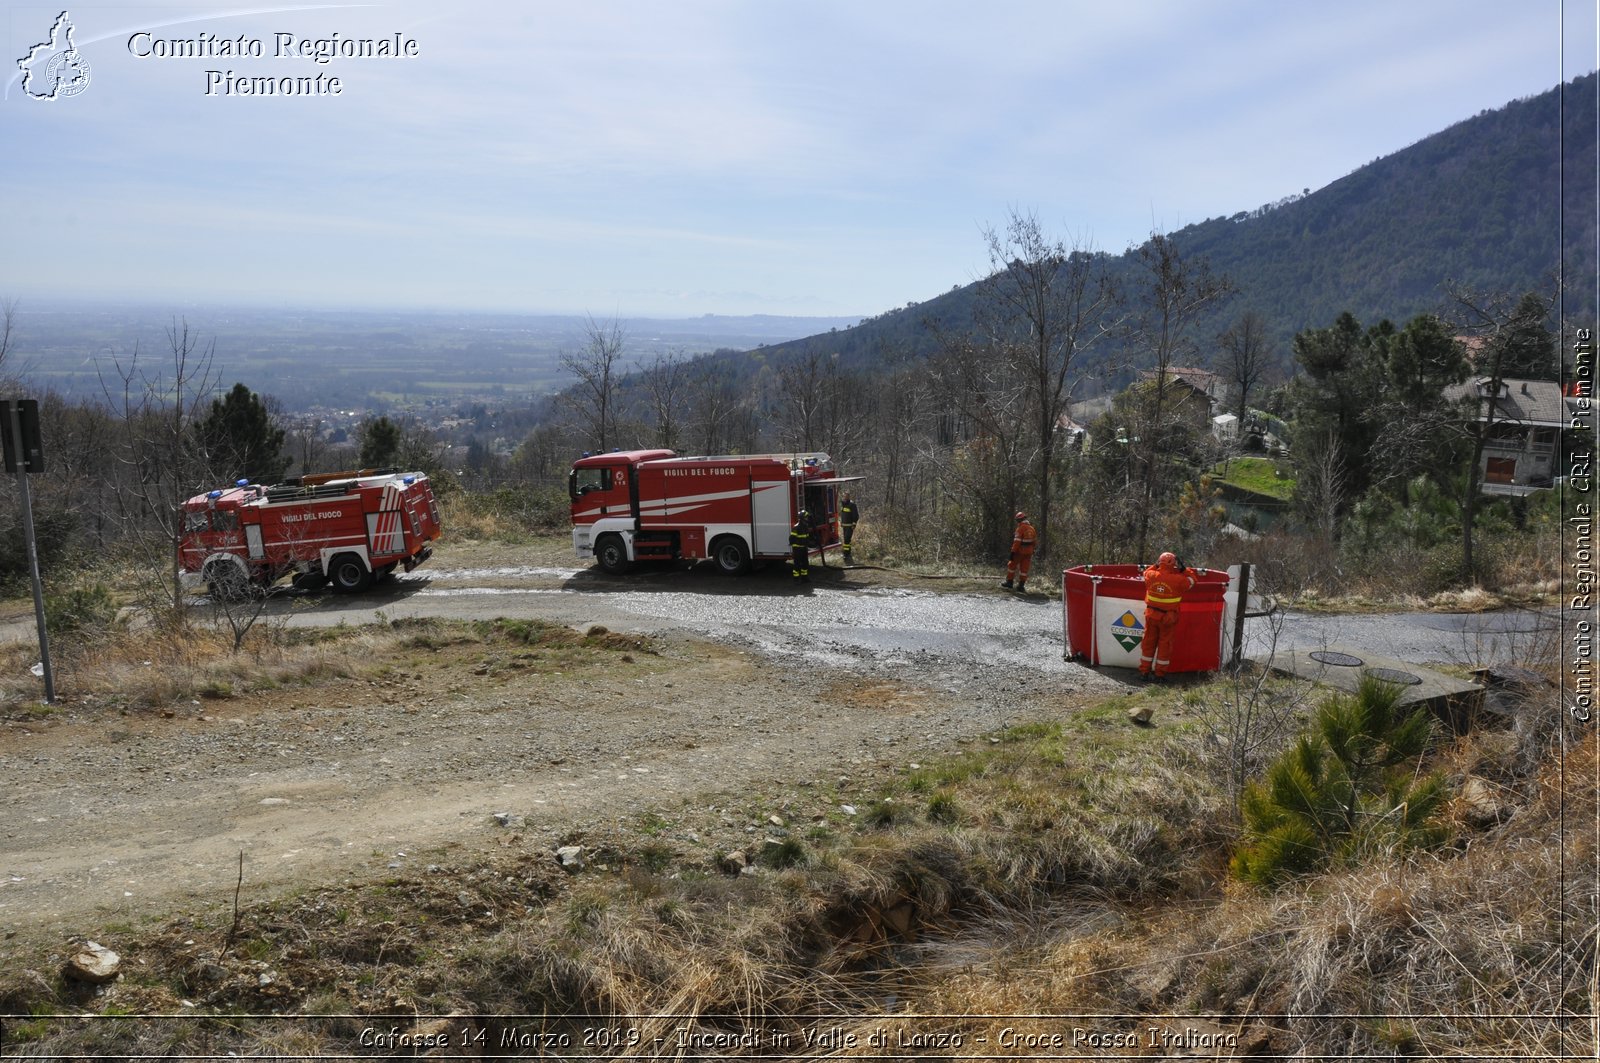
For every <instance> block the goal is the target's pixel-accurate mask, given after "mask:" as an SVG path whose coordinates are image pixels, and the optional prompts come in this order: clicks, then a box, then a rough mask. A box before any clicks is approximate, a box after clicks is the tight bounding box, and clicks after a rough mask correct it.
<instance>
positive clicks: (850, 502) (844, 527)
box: [839, 491, 861, 565]
mask: <svg viewBox="0 0 1600 1063" xmlns="http://www.w3.org/2000/svg"><path fill="white" fill-rule="evenodd" d="M860 519H861V509H860V507H858V506H857V505H856V500H855V498H854V496H852V495H851V494H850V492H848V491H846V492H845V495H844V501H842V502H840V503H839V531H840V535H841V538H843V539H844V563H845V564H847V565H848V564H849V563H850V540H851V539H854V538H855V537H856V522H857V521H859V520H860Z"/></svg>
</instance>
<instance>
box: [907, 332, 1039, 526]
mask: <svg viewBox="0 0 1600 1063" xmlns="http://www.w3.org/2000/svg"><path fill="white" fill-rule="evenodd" d="M935 337H936V340H937V341H938V343H939V348H938V351H937V352H936V353H935V355H934V357H933V358H932V360H931V361H930V363H929V369H930V376H931V379H932V380H933V382H934V386H935V389H936V395H937V396H938V401H939V402H940V403H941V404H942V405H943V406H944V407H945V409H947V410H948V411H949V413H948V414H947V415H946V416H944V417H943V418H941V419H940V422H939V424H937V425H936V426H935V434H934V440H933V443H932V446H931V447H930V449H929V452H928V457H930V458H932V459H933V460H934V461H936V463H937V465H938V467H939V469H940V477H939V478H940V481H941V482H942V483H944V484H946V485H948V488H949V489H950V491H951V493H952V494H953V495H955V496H956V497H957V498H959V499H962V500H964V501H965V502H967V503H968V504H970V505H971V506H973V507H974V509H975V510H976V512H975V513H973V515H972V517H971V518H969V519H968V520H967V521H966V526H967V528H968V530H969V531H971V532H972V533H973V534H974V539H973V541H972V542H971V543H969V544H967V545H968V546H969V547H970V548H973V549H979V550H981V549H984V548H985V547H987V548H988V549H989V550H991V551H993V550H994V549H995V548H996V547H998V546H999V545H1001V543H1002V541H1004V542H1005V543H1006V544H1007V545H1009V542H1010V540H1009V538H1007V537H1006V536H1005V534H1004V533H1005V532H1006V531H1007V530H1009V529H1010V528H1011V527H1012V526H1013V524H1012V521H1011V515H1012V513H1013V512H1014V511H1015V510H1016V509H1017V507H1018V506H1019V505H1020V501H1019V500H1020V499H1021V496H1022V486H1023V482H1024V478H1025V476H1026V471H1027V469H1028V468H1029V467H1030V466H1031V461H1030V458H1031V456H1032V455H1031V454H1030V452H1029V451H1028V450H1027V449H1026V448H1027V436H1028V417H1027V414H1026V408H1027V392H1026V387H1025V385H1024V384H1023V383H1021V382H1020V381H1018V380H1017V378H1016V375H1015V374H1014V373H1013V372H1012V371H1011V367H1010V365H1009V364H1008V363H1006V362H1005V361H1002V360H999V359H996V358H995V357H993V348H992V347H991V346H990V345H989V344H987V343H985V342H983V341H981V340H975V339H973V338H972V337H970V336H967V335H965V334H961V333H953V334H952V333H945V332H941V331H938V330H935Z"/></svg>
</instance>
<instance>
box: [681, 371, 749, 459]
mask: <svg viewBox="0 0 1600 1063" xmlns="http://www.w3.org/2000/svg"><path fill="white" fill-rule="evenodd" d="M689 409H690V411H691V412H690V414H689V418H688V427H689V431H690V436H689V438H690V440H691V442H692V443H693V446H692V447H691V449H693V450H696V451H698V452H699V453H701V454H728V453H732V452H734V451H737V450H748V449H750V448H751V447H752V446H753V445H754V442H755V436H756V431H755V419H754V417H753V415H752V411H751V408H750V404H749V398H748V396H747V395H746V394H745V392H744V391H743V390H742V389H741V388H740V387H738V386H737V385H736V384H735V382H734V380H733V378H732V377H731V375H730V374H729V373H728V372H727V371H726V370H725V369H723V368H722V367H720V366H717V365H714V364H711V363H708V362H700V363H698V364H697V366H696V368H695V369H694V370H693V371H692V372H691V373H690V375H689Z"/></svg>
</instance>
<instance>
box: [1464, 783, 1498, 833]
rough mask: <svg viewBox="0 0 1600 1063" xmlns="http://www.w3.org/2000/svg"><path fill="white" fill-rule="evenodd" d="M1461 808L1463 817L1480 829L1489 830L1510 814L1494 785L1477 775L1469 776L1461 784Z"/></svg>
mask: <svg viewBox="0 0 1600 1063" xmlns="http://www.w3.org/2000/svg"><path fill="white" fill-rule="evenodd" d="M1460 808H1461V818H1462V819H1463V820H1465V821H1466V823H1467V825H1468V826H1471V827H1474V828H1476V829H1478V830H1488V829H1489V828H1490V827H1493V826H1496V825H1498V824H1499V823H1501V822H1502V821H1504V820H1505V819H1506V817H1507V816H1508V815H1510V810H1509V809H1508V808H1507V807H1506V803H1505V802H1504V801H1502V800H1501V799H1500V795H1499V794H1497V793H1495V789H1494V787H1493V786H1491V785H1490V784H1489V783H1488V782H1486V781H1485V780H1483V779H1480V778H1478V777H1477V776H1476V775H1469V776H1467V780H1466V782H1464V783H1462V784H1461V796H1460Z"/></svg>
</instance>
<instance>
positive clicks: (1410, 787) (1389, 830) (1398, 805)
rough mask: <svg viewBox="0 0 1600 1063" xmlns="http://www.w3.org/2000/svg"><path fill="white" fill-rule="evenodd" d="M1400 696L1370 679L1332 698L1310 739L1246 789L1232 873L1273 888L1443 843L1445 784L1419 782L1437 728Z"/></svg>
mask: <svg viewBox="0 0 1600 1063" xmlns="http://www.w3.org/2000/svg"><path fill="white" fill-rule="evenodd" d="M1400 691H1401V688H1400V687H1399V686H1397V685H1395V684H1393V683H1387V682H1384V681H1383V680H1380V679H1374V678H1372V677H1370V676H1369V677H1366V678H1364V679H1363V680H1362V681H1361V686H1360V689H1359V690H1358V691H1357V692H1356V694H1355V695H1354V696H1353V697H1352V696H1350V695H1345V694H1340V695H1336V696H1334V697H1332V698H1330V699H1329V700H1328V701H1326V702H1324V703H1323V705H1322V707H1321V708H1320V709H1319V710H1318V711H1317V717H1316V721H1315V724H1314V727H1313V730H1312V733H1311V734H1308V735H1305V736H1303V737H1302V738H1301V739H1300V740H1299V742H1297V743H1296V744H1295V745H1294V747H1293V748H1292V749H1290V750H1289V751H1288V752H1287V753H1285V754H1284V755H1283V756H1282V757H1280V758H1279V759H1278V761H1277V763H1275V764H1273V766H1272V767H1271V769H1270V770H1269V771H1268V772H1267V777H1266V780H1265V782H1263V783H1256V784H1252V785H1251V786H1249V787H1246V789H1245V792H1244V796H1243V799H1242V801H1241V803H1240V808H1241V811H1242V812H1243V813H1244V823H1245V835H1246V837H1245V842H1244V844H1243V845H1241V847H1240V848H1239V850H1238V851H1237V852H1236V853H1235V854H1234V857H1233V863H1232V867H1233V872H1234V874H1235V875H1237V876H1238V877H1239V878H1241V879H1244V880H1245V881H1247V882H1252V883H1254V884H1256V885H1260V886H1274V885H1277V884H1278V883H1280V882H1282V881H1283V880H1285V879H1287V878H1290V877H1292V876H1295V875H1302V874H1308V873H1310V872H1314V871H1318V870H1321V869H1322V868H1324V867H1328V866H1330V865H1331V866H1344V867H1349V866H1353V865H1355V864H1357V863H1359V862H1361V861H1362V860H1364V859H1367V858H1369V857H1373V856H1378V855H1382V854H1388V853H1394V852H1399V851H1402V850H1405V849H1413V848H1425V847H1428V846H1432V845H1437V844H1439V843H1440V842H1441V841H1443V839H1444V831H1443V828H1442V827H1440V826H1439V825H1438V824H1437V823H1436V822H1435V813H1436V812H1437V811H1438V810H1439V806H1440V805H1441V804H1442V803H1443V802H1444V799H1445V797H1446V790H1445V780H1444V777H1443V776H1442V775H1429V776H1426V777H1423V778H1418V777H1416V768H1417V765H1418V764H1419V763H1420V760H1421V757H1422V754H1423V752H1424V751H1425V750H1426V749H1427V746H1428V741H1429V738H1430V737H1431V734H1432V721H1431V720H1430V719H1429V718H1428V715H1427V713H1425V712H1422V711H1409V710H1407V709H1406V708H1405V707H1403V706H1400V705H1399V704H1398V702H1399V699H1400Z"/></svg>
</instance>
